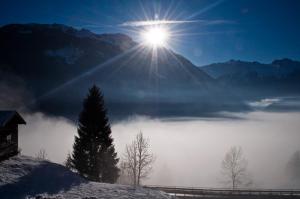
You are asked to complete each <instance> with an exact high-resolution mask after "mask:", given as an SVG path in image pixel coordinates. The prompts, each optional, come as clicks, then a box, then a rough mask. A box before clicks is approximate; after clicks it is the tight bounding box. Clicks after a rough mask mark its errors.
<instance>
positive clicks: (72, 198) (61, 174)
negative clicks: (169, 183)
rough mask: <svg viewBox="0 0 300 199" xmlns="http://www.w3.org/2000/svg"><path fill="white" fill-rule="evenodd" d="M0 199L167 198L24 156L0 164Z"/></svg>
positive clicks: (161, 194)
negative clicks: (94, 178)
mask: <svg viewBox="0 0 300 199" xmlns="http://www.w3.org/2000/svg"><path fill="white" fill-rule="evenodd" d="M0 198H1V199H22V198H24V199H25V198H30V199H50V198H51V199H81V198H82V199H83V198H85V199H92V198H93V199H98V198H99V199H100V198H101V199H121V198H122V199H169V198H170V197H169V196H168V195H167V194H165V193H163V192H160V191H154V190H150V189H146V188H137V189H135V188H133V187H131V186H125V185H118V184H105V183H98V182H90V181H87V180H85V179H83V178H81V177H80V176H79V175H77V174H75V173H73V172H71V171H69V170H68V169H66V168H65V167H64V166H62V165H59V164H55V163H52V162H49V161H46V160H39V159H36V158H32V157H27V156H15V157H12V158H10V159H9V160H5V161H3V162H0Z"/></svg>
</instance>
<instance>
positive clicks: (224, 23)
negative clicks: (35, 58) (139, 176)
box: [0, 0, 300, 66]
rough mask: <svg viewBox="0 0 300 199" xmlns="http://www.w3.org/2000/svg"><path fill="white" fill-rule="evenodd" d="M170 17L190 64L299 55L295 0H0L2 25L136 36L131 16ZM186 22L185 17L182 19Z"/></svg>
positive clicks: (174, 38) (173, 43) (174, 39)
mask: <svg viewBox="0 0 300 199" xmlns="http://www.w3.org/2000/svg"><path fill="white" fill-rule="evenodd" d="M155 19H156V20H158V19H160V20H172V21H177V22H178V21H181V23H174V24H168V25H167V26H168V27H169V28H170V30H171V33H173V34H171V36H170V39H169V41H168V43H169V46H168V47H169V48H171V49H172V50H174V51H175V52H178V53H180V54H182V55H184V56H185V57H187V58H188V59H190V60H191V61H192V62H193V63H194V64H196V65H198V66H201V65H205V64H210V63H215V62H224V61H228V60H230V59H238V60H245V61H260V62H264V63H270V62H272V61H273V60H274V59H280V58H291V59H296V60H300V37H299V35H300V1H298V0H273V1H269V0H239V1H238V0H189V1H184V0H161V1H146V0H145V1H142V0H139V1H129V0H102V1H100V0H98V1H96V0H89V1H87V0H86V1H82V0H73V1H62V0H60V1H57V0H44V1H34V0H27V1H18V0H9V1H7V0H2V1H1V3H0V25H5V24H9V23H60V24H65V25H70V26H73V27H76V28H86V29H89V30H91V31H93V32H96V33H116V32H121V33H125V34H128V35H129V36H131V37H132V38H133V39H135V40H138V39H139V30H140V29H139V27H132V26H125V25H124V24H128V23H129V22H132V21H144V20H155ZM182 21H185V22H182Z"/></svg>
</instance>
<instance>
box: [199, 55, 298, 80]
mask: <svg viewBox="0 0 300 199" xmlns="http://www.w3.org/2000/svg"><path fill="white" fill-rule="evenodd" d="M201 69H202V70H204V71H205V72H207V73H208V74H209V75H211V76H212V77H214V78H220V77H224V76H233V75H236V74H239V75H247V74H249V73H257V75H258V76H260V77H277V78H280V77H284V76H287V75H290V74H292V73H294V72H299V71H300V62H298V61H293V60H291V59H281V60H274V61H273V62H272V63H270V64H262V63H259V62H246V61H240V60H230V61H228V62H224V63H215V64H210V65H207V66H202V67H201Z"/></svg>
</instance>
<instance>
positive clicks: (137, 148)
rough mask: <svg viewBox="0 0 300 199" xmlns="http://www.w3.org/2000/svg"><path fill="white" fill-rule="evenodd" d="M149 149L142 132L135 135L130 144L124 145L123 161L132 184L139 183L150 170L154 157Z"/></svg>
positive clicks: (147, 141)
mask: <svg viewBox="0 0 300 199" xmlns="http://www.w3.org/2000/svg"><path fill="white" fill-rule="evenodd" d="M149 149H150V145H149V140H148V139H146V138H145V137H144V136H143V133H142V132H140V133H139V134H137V135H136V137H135V139H134V140H133V142H132V143H131V144H130V145H126V149H125V153H124V157H123V162H124V167H125V168H126V169H127V173H128V175H129V176H130V178H131V182H132V184H133V185H134V186H137V185H140V184H141V180H142V179H145V178H147V177H148V175H149V174H150V172H151V170H152V165H153V163H154V161H155V157H154V155H153V154H152V153H151V152H150V151H149Z"/></svg>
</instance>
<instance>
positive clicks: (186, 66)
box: [0, 24, 241, 119]
mask: <svg viewBox="0 0 300 199" xmlns="http://www.w3.org/2000/svg"><path fill="white" fill-rule="evenodd" d="M16 49H17V50H16ZM3 71H4V72H3ZM1 72H2V73H9V74H13V75H15V76H17V77H18V78H20V79H22V80H24V84H25V86H26V87H27V88H28V90H29V91H30V92H31V93H32V95H33V96H34V98H35V99H37V103H35V105H38V108H39V109H41V110H43V111H46V112H51V113H53V114H59V115H66V113H67V112H68V114H71V115H73V116H74V115H75V114H76V115H77V113H78V112H79V110H80V107H81V102H82V99H83V98H84V96H85V94H86V93H87V90H88V88H89V87H91V85H92V84H97V85H98V86H100V87H101V89H102V90H103V92H104V95H105V98H106V99H107V100H106V101H107V103H108V105H109V111H110V112H114V113H117V114H118V115H119V114H125V115H128V114H146V115H180V116H185V115H197V114H203V113H205V114H207V113H208V112H211V111H220V109H221V110H228V109H231V108H232V106H234V107H236V106H240V105H241V103H239V102H237V99H236V98H235V97H234V96H233V95H232V94H231V93H230V92H224V89H223V88H222V87H220V86H219V85H218V84H217V82H216V81H215V80H214V79H213V78H211V77H210V76H209V75H207V74H206V73H205V72H204V71H202V70H201V69H200V68H199V67H196V66H195V65H194V64H193V63H191V62H190V61H189V60H187V59H186V58H184V57H183V56H181V55H179V54H177V53H175V52H173V51H172V50H170V49H166V48H159V49H157V50H156V51H155V50H154V51H153V49H151V48H150V47H147V46H142V45H140V44H137V43H135V42H134V41H133V40H132V39H131V38H130V37H128V36H126V35H124V34H95V33H92V32H90V31H88V30H85V29H81V30H78V29H75V28H72V27H68V26H65V25H59V24H52V25H51V24H50V25H49V24H12V25H6V26H3V27H1V28H0V73H1ZM53 91H54V92H53ZM40 96H42V97H40ZM45 96H46V97H45ZM217 99H218V100H217ZM220 99H222V100H220ZM72 111H73V112H72ZM72 119H73V118H72Z"/></svg>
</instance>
